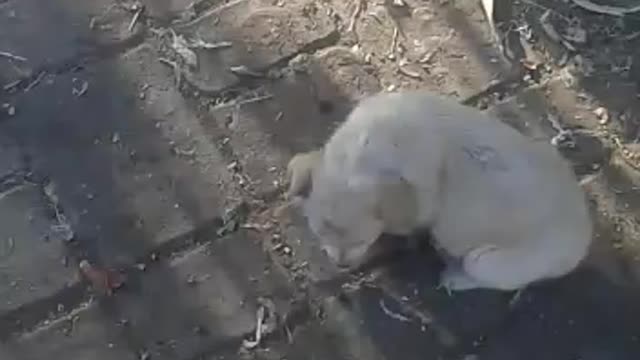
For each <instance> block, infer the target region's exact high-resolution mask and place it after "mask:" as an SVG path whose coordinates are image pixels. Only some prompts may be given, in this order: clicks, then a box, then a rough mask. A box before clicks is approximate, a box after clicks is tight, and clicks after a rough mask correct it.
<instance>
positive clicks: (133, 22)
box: [129, 7, 144, 32]
mask: <svg viewBox="0 0 640 360" xmlns="http://www.w3.org/2000/svg"><path fill="white" fill-rule="evenodd" d="M143 10H144V7H140V8H139V9H138V10H136V12H135V14H133V18H131V22H130V23H129V32H132V31H133V28H134V27H135V26H136V24H137V23H138V20H139V19H140V15H142V11H143Z"/></svg>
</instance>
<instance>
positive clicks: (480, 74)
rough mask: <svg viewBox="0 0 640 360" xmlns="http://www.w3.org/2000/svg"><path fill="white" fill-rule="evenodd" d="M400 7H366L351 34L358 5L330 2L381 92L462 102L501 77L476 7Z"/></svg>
mask: <svg viewBox="0 0 640 360" xmlns="http://www.w3.org/2000/svg"><path fill="white" fill-rule="evenodd" d="M405 3H406V4H407V6H404V7H394V6H389V5H388V4H385V3H384V2H380V3H377V4H370V5H369V6H367V7H366V10H365V11H362V12H361V14H360V16H358V17H357V18H356V21H355V22H354V26H353V30H354V33H350V32H349V29H350V27H351V23H352V14H354V12H355V10H356V6H358V5H357V3H350V2H342V1H331V2H330V4H331V7H332V8H334V9H335V11H336V13H337V14H338V15H339V17H340V18H341V19H342V21H341V23H342V25H343V30H344V34H345V36H344V38H343V42H345V44H346V45H348V46H352V47H353V49H354V50H355V51H356V52H357V53H358V54H360V56H361V57H362V58H363V59H367V61H368V62H370V63H371V64H372V65H374V66H375V67H376V68H377V69H378V73H379V76H380V80H381V82H382V85H383V87H384V88H385V89H387V90H396V89H412V88H413V89H415V88H420V89H429V90H431V91H435V92H438V93H442V94H446V95H454V96H459V97H461V98H464V97H466V96H469V95H471V94H474V93H475V92H477V91H480V90H482V89H483V88H485V87H486V86H487V85H488V84H489V83H490V81H491V80H493V79H495V78H497V77H499V74H500V73H501V72H503V70H504V69H505V68H504V67H503V64H501V63H500V58H499V56H498V53H497V52H496V51H495V49H494V48H493V43H492V40H491V36H490V32H489V29H488V26H487V24H486V20H485V18H484V15H483V14H482V10H481V7H480V6H478V5H477V4H476V3H473V2H446V3H443V4H440V5H433V4H424V3H423V2H421V1H413V0H407V1H405ZM396 29H398V32H397V33H396ZM392 50H393V51H392Z"/></svg>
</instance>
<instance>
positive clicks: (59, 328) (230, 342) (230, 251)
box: [6, 233, 291, 360]
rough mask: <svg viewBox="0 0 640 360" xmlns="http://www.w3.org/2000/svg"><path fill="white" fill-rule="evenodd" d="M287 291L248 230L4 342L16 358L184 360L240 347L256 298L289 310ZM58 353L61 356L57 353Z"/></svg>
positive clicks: (160, 265)
mask: <svg viewBox="0 0 640 360" xmlns="http://www.w3.org/2000/svg"><path fill="white" fill-rule="evenodd" d="M290 296H291V292H290V288H289V286H288V284H287V281H286V279H285V278H282V277H281V276H280V275H279V274H277V273H276V272H275V271H271V269H270V265H269V262H268V257H267V255H266V254H265V253H264V252H263V250H262V245H261V243H260V239H259V238H256V237H254V236H252V235H251V234H247V233H239V234H237V235H234V236H232V237H227V238H222V239H219V240H216V241H215V242H213V243H211V244H207V245H205V246H201V247H198V248H196V249H194V250H191V251H188V252H186V253H182V254H178V255H176V256H175V257H174V258H172V259H170V260H169V261H164V260H160V261H158V262H155V263H149V264H147V268H146V270H145V271H139V272H137V273H131V274H130V275H129V277H128V281H127V283H126V285H125V288H122V289H121V290H120V291H118V292H117V293H116V294H115V295H114V296H112V297H110V298H102V299H101V300H99V301H95V302H93V303H91V304H89V305H88V306H87V307H86V308H83V309H79V310H77V311H75V313H74V314H73V316H71V317H70V318H69V319H62V320H59V321H57V323H56V324H53V325H51V326H48V327H46V328H44V329H41V330H39V331H37V332H36V333H34V334H27V335H24V336H22V337H20V338H17V339H15V340H12V341H11V342H9V343H8V344H7V346H6V348H7V349H8V350H9V351H10V353H11V352H12V353H14V354H16V355H21V357H20V358H21V359H23V358H24V359H44V358H48V357H50V356H54V355H59V356H58V357H60V356H62V357H64V358H65V359H69V360H75V359H78V360H80V359H86V358H87V356H88V351H92V352H93V353H92V354H91V358H96V359H101V360H102V359H137V358H139V357H138V356H136V355H138V354H142V353H147V354H148V356H150V358H151V359H174V360H183V359H184V360H186V359H193V358H198V356H204V355H206V354H208V353H212V352H213V353H216V352H217V351H218V350H219V351H221V352H222V351H225V349H227V350H228V349H235V350H236V351H237V350H238V349H239V346H240V344H241V343H242V339H244V337H245V336H249V335H250V334H251V333H252V332H253V331H254V328H255V323H256V310H257V307H258V298H259V297H264V298H269V299H271V300H272V301H273V302H274V304H275V310H276V311H277V312H278V313H279V314H281V315H284V314H285V313H286V312H287V310H288V309H287V306H288V304H289V298H290ZM63 355H64V356H63Z"/></svg>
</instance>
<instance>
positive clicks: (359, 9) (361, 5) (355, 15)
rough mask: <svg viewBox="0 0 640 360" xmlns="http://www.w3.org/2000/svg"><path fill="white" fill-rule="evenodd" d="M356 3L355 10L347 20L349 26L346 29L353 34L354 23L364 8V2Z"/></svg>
mask: <svg viewBox="0 0 640 360" xmlns="http://www.w3.org/2000/svg"><path fill="white" fill-rule="evenodd" d="M357 1H358V3H357V4H356V8H355V9H354V10H353V13H351V19H350V20H349V26H348V27H347V31H348V32H355V30H356V22H357V21H358V18H359V17H360V14H362V9H363V8H364V3H365V0H357Z"/></svg>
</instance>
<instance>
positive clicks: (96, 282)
mask: <svg viewBox="0 0 640 360" xmlns="http://www.w3.org/2000/svg"><path fill="white" fill-rule="evenodd" d="M78 267H79V268H80V273H81V274H82V275H83V276H84V277H85V278H86V279H87V280H89V282H90V283H91V286H92V287H93V289H94V290H97V291H99V292H101V293H103V294H104V295H108V296H110V295H112V294H113V292H114V290H117V289H119V288H121V287H122V286H123V285H124V282H125V278H124V275H123V274H121V273H119V272H116V271H114V270H110V269H103V268H98V267H96V266H93V265H91V263H89V261H88V260H82V261H80V264H79V265H78Z"/></svg>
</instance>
